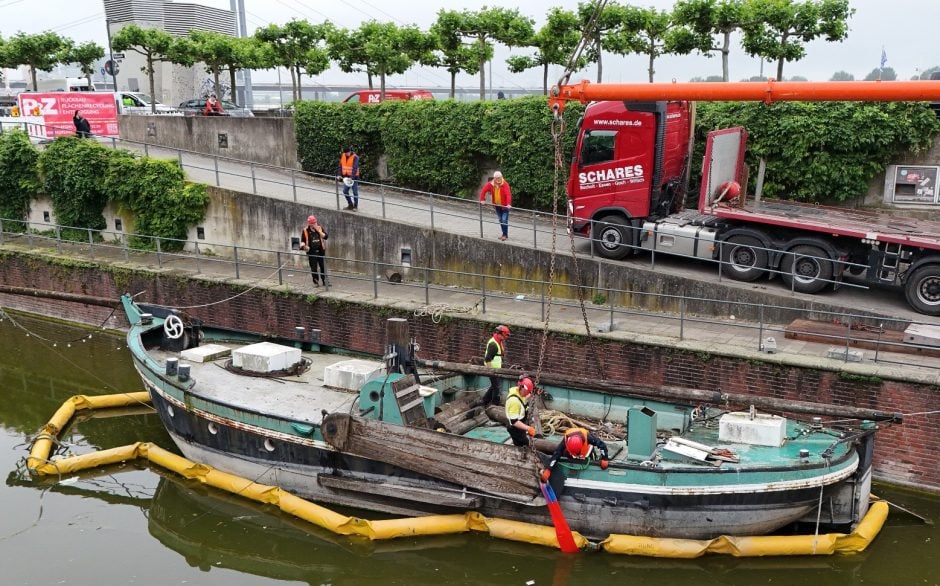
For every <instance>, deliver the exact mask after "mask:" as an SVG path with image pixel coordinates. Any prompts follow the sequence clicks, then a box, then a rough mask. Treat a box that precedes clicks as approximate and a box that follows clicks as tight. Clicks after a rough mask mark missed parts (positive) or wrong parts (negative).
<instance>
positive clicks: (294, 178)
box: [290, 169, 297, 203]
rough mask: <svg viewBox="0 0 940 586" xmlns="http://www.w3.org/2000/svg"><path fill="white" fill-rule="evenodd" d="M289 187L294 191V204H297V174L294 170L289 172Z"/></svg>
mask: <svg viewBox="0 0 940 586" xmlns="http://www.w3.org/2000/svg"><path fill="white" fill-rule="evenodd" d="M290 186H291V189H293V190H294V203H297V174H296V173H295V172H294V169H291V170H290Z"/></svg>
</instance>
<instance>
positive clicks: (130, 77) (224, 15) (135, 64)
mask: <svg viewBox="0 0 940 586" xmlns="http://www.w3.org/2000/svg"><path fill="white" fill-rule="evenodd" d="M104 11H105V17H106V18H107V23H108V34H109V35H111V36H113V35H114V34H115V33H117V31H119V30H121V29H122V28H123V27H125V26H127V25H129V24H136V25H137V26H139V27H141V28H157V29H161V30H164V31H166V32H168V33H170V34H171V35H173V36H176V37H184V36H186V35H187V34H188V33H189V31H191V30H204V31H215V32H219V33H222V34H226V35H232V36H235V33H236V30H237V28H236V24H235V13H234V12H232V11H231V10H223V9H220V8H212V7H209V6H203V5H201V4H194V3H190V2H172V1H171V0H104ZM145 65H146V61H145V59H144V57H143V55H140V54H138V53H136V52H134V51H124V59H123V61H121V62H120V64H119V69H118V73H117V86H118V88H119V89H123V90H130V91H135V92H136V91H139V92H143V93H145V94H149V93H150V82H149V80H148V79H147V75H146V74H145V73H143V72H142V71H141V69H142V68H144V66H145ZM211 80H212V76H211V75H209V74H208V73H206V70H205V68H204V67H203V66H202V65H195V66H193V67H183V66H181V65H175V64H173V63H166V62H160V63H157V64H155V72H154V93H155V94H156V96H155V98H156V99H157V100H158V101H160V102H162V103H164V104H168V105H175V104H178V103H180V102H183V101H185V100H189V99H191V98H192V97H193V96H198V95H201V94H202V93H203V91H202V89H203V88H204V87H207V86H206V83H207V81H209V82H210V83H211ZM225 81H226V84H225V85H226V86H227V80H225Z"/></svg>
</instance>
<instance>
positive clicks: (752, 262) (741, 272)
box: [721, 234, 768, 282]
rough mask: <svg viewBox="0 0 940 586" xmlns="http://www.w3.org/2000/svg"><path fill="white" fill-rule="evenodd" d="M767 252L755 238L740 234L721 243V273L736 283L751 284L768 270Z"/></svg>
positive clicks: (762, 244)
mask: <svg viewBox="0 0 940 586" xmlns="http://www.w3.org/2000/svg"><path fill="white" fill-rule="evenodd" d="M767 258H768V255H767V250H765V247H764V243H763V242H761V241H760V239H758V238H757V237H755V236H746V235H743V234H738V235H734V236H730V237H729V238H728V239H727V240H725V241H724V242H722V243H721V271H722V274H724V275H727V276H729V277H731V278H732V279H734V280H735V281H746V282H750V281H753V280H755V279H758V278H759V277H761V276H762V275H763V274H764V272H765V271H766V269H767Z"/></svg>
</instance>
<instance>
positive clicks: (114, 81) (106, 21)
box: [104, 18, 118, 92]
mask: <svg viewBox="0 0 940 586" xmlns="http://www.w3.org/2000/svg"><path fill="white" fill-rule="evenodd" d="M104 24H105V26H106V27H107V28H108V59H109V60H110V62H111V85H113V86H114V91H115V92H116V91H118V86H117V74H116V73H114V70H115V69H116V67H117V64H116V63H115V62H114V50H113V49H112V48H111V19H110V18H106V19H104Z"/></svg>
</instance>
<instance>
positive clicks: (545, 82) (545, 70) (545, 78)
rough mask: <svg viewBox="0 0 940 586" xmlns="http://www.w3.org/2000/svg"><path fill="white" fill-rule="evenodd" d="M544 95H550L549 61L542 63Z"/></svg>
mask: <svg viewBox="0 0 940 586" xmlns="http://www.w3.org/2000/svg"><path fill="white" fill-rule="evenodd" d="M542 95H543V96H547V95H548V63H543V64H542Z"/></svg>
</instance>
